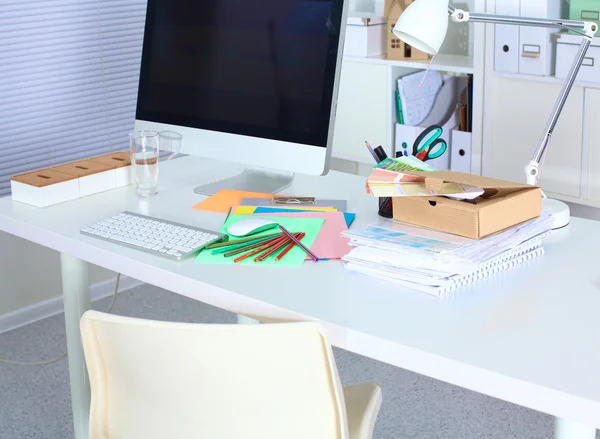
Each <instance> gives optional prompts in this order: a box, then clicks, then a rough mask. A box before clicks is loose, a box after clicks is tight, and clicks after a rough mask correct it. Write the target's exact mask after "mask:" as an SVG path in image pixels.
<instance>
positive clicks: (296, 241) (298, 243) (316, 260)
mask: <svg viewBox="0 0 600 439" xmlns="http://www.w3.org/2000/svg"><path fill="white" fill-rule="evenodd" d="M279 228H280V229H281V231H282V232H283V233H284V234H285V235H286V236H287V237H288V238H290V239H291V240H292V241H294V242H295V243H296V245H297V246H298V247H300V248H301V249H302V250H304V251H305V252H306V254H307V255H308V256H310V258H311V259H312V260H313V261H315V262H318V261H319V258H317V257H316V256H315V254H314V253H313V252H311V251H310V250H309V249H307V248H306V247H305V245H304V244H302V243H301V242H300V241H298V238H296V237H295V236H294V235H292V234H291V233H290V232H288V231H287V230H286V229H285V227H283V226H282V225H281V224H279Z"/></svg>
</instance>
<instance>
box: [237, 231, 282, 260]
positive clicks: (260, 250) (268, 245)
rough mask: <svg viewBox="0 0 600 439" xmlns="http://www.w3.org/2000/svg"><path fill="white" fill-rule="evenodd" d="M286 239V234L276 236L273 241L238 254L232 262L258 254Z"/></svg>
mask: <svg viewBox="0 0 600 439" xmlns="http://www.w3.org/2000/svg"><path fill="white" fill-rule="evenodd" d="M286 239H288V238H287V237H286V236H282V237H281V238H277V239H275V240H274V241H269V242H268V243H267V244H265V245H261V246H260V247H257V248H255V249H254V250H251V251H249V252H248V253H244V254H243V255H242V256H239V257H237V258H235V259H234V260H233V262H234V263H236V264H237V263H238V262H240V261H243V260H244V259H247V258H249V257H250V256H254V255H256V254H258V253H262V252H264V251H265V250H267V249H269V248H271V247H272V246H274V245H277V244H279V243H280V242H281V241H285V240H286ZM226 255H227V254H226Z"/></svg>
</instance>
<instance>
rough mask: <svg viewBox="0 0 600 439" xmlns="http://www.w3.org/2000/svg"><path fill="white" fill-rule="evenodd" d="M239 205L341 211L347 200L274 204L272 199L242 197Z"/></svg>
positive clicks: (343, 209)
mask: <svg viewBox="0 0 600 439" xmlns="http://www.w3.org/2000/svg"><path fill="white" fill-rule="evenodd" d="M239 205H240V206H258V207H269V208H272V209H301V208H302V209H307V210H310V209H321V208H328V209H337V210H341V211H346V210H347V206H348V202H347V201H346V200H321V199H316V198H315V202H314V203H310V204H306V203H296V204H293V205H290V204H286V205H284V206H282V205H274V204H273V202H272V200H268V199H265V198H244V199H242V201H241V202H240V204H239Z"/></svg>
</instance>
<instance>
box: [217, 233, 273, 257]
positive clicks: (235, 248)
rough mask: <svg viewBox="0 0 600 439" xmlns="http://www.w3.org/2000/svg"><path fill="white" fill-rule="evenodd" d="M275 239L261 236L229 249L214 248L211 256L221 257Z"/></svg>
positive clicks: (233, 245)
mask: <svg viewBox="0 0 600 439" xmlns="http://www.w3.org/2000/svg"><path fill="white" fill-rule="evenodd" d="M278 235H279V237H281V236H283V233H280V234H278ZM273 238H274V236H272V235H268V236H261V237H258V238H256V237H255V238H254V239H253V240H251V241H246V242H242V243H240V244H232V245H229V246H227V247H218V248H214V249H212V251H211V254H213V255H220V254H221V253H227V252H230V251H232V250H237V249H238V248H243V247H245V246H247V245H252V244H256V243H258V242H263V241H268V240H269V239H273Z"/></svg>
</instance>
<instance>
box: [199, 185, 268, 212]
mask: <svg viewBox="0 0 600 439" xmlns="http://www.w3.org/2000/svg"><path fill="white" fill-rule="evenodd" d="M273 195H274V194H263V193H261V192H244V191H235V190H231V189H223V190H222V191H219V192H217V193H216V194H214V195H213V196H212V197H210V198H207V199H206V200H204V201H201V202H200V203H198V204H196V205H195V206H194V207H193V209H195V210H206V211H208V212H218V213H228V212H229V209H231V208H232V207H233V206H239V205H240V203H241V202H242V199H243V198H272V197H273Z"/></svg>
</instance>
